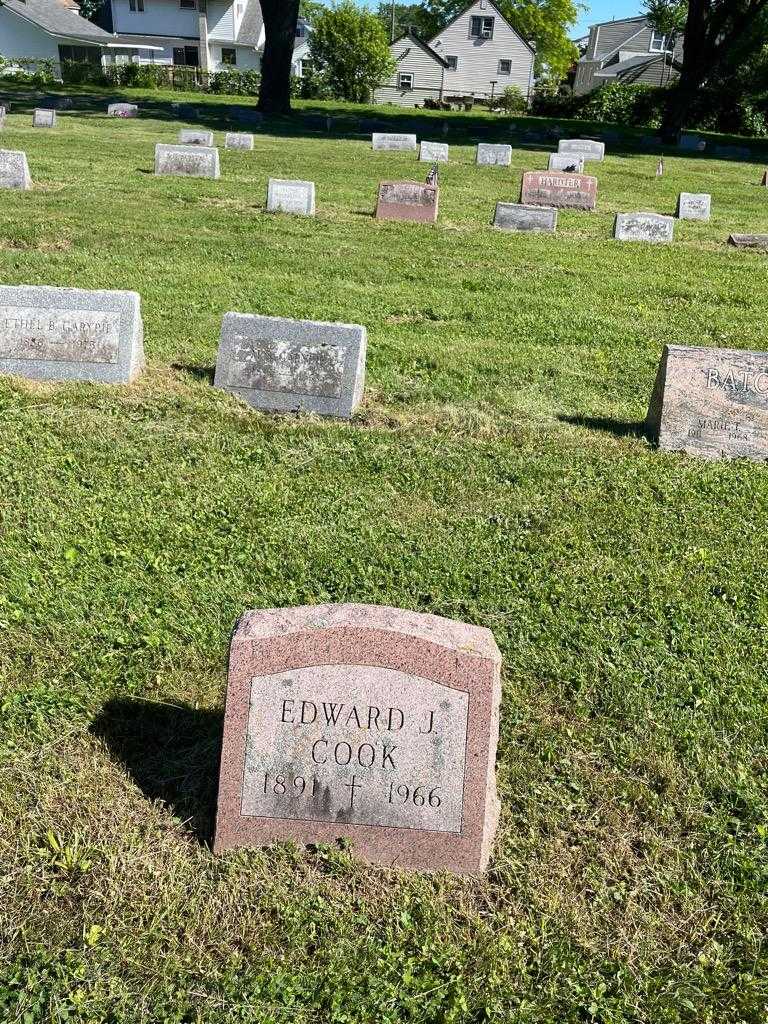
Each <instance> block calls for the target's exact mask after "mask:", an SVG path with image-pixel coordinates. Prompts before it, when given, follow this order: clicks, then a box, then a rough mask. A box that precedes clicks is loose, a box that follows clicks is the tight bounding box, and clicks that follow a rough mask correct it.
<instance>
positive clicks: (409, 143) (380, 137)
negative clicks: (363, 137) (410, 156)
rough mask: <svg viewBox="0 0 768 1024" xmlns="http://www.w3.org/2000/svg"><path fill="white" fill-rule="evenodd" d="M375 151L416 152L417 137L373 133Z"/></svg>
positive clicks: (372, 140)
mask: <svg viewBox="0 0 768 1024" xmlns="http://www.w3.org/2000/svg"><path fill="white" fill-rule="evenodd" d="M371 145H372V148H373V149H387V150H389V149H391V150H409V149H412V150H415V149H416V136H415V135H393V134H391V133H389V132H373V134H372V135H371Z"/></svg>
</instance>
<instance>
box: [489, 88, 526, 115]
mask: <svg viewBox="0 0 768 1024" xmlns="http://www.w3.org/2000/svg"><path fill="white" fill-rule="evenodd" d="M496 103H497V106H498V107H499V109H501V110H503V111H504V113H505V114H524V113H525V111H526V110H527V109H528V100H527V99H526V98H525V96H524V95H523V90H522V89H521V88H520V87H519V86H517V85H508V86H507V88H506V89H505V90H504V92H503V93H502V94H501V96H499V97H498V99H497V101H496Z"/></svg>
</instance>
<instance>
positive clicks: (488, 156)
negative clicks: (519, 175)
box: [476, 142, 512, 167]
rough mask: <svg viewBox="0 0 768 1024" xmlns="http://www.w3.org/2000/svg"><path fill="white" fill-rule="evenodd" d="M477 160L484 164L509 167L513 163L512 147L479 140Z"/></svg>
mask: <svg viewBox="0 0 768 1024" xmlns="http://www.w3.org/2000/svg"><path fill="white" fill-rule="evenodd" d="M476 161H477V163H478V164H482V165H483V166H486V165H489V166H495V167H509V166H510V164H511V163H512V147H511V146H507V145H504V144H500V145H497V144H495V143H491V142H479V143H478V144H477V157H476Z"/></svg>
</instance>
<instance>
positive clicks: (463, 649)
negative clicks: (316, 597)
mask: <svg viewBox="0 0 768 1024" xmlns="http://www.w3.org/2000/svg"><path fill="white" fill-rule="evenodd" d="M500 669H501V655H500V654H499V649H498V647H497V646H496V643H495V641H494V639H493V635H492V634H491V632H490V630H488V629H483V628H481V627H479V626H471V625H467V624H465V623H463V622H455V621H453V620H451V619H444V618H440V617H438V616H436V615H424V614H420V613H418V612H411V611H404V610H400V609H396V608H384V607H377V606H374V605H352V604H347V605H344V604H342V605H318V606H312V607H303V608H282V609H273V610H267V611H249V612H246V613H245V614H244V615H243V616H242V618H241V619H240V621H239V622H238V624H237V628H236V629H235V632H234V635H233V638H232V644H231V647H230V654H229V678H228V683H227V704H226V712H225V718H224V745H223V751H222V758H221V775H220V780H219V800H218V814H217V821H216V839H215V844H214V850H215V852H216V853H221V852H222V851H224V850H228V849H232V848H233V847H238V846H263V845H266V844H267V843H271V842H274V841H284V840H287V839H293V840H296V841H298V842H304V843H333V842H335V841H336V840H337V839H339V838H344V839H346V840H348V841H350V842H351V843H352V846H353V850H354V851H355V852H356V853H357V854H359V855H361V856H362V857H364V858H366V859H367V860H369V861H374V862H375V863H379V864H386V865H392V866H396V867H402V868H412V869H425V870H430V869H448V870H451V871H456V872H460V873H466V874H475V873H479V872H481V871H483V870H484V869H485V867H486V866H487V864H488V859H489V856H490V852H491V846H492V843H493V838H494V833H495V830H496V824H497V821H498V813H499V801H498V797H497V795H496V778H495V761H496V745H497V740H498V731H499V703H500V695H501V694H500Z"/></svg>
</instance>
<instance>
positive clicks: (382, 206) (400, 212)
mask: <svg viewBox="0 0 768 1024" xmlns="http://www.w3.org/2000/svg"><path fill="white" fill-rule="evenodd" d="M439 203H440V189H439V187H438V186H437V185H429V184H425V183H424V182H421V181H382V182H381V184H380V185H379V197H378V201H377V203H376V218H377V220H412V221H416V222H417V223H419V224H434V223H435V222H436V221H437V210H438V206H439Z"/></svg>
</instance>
